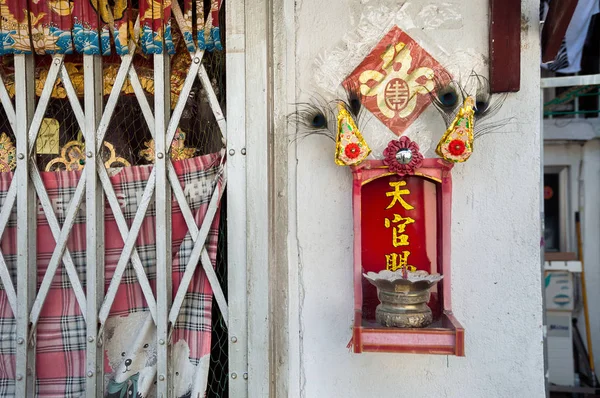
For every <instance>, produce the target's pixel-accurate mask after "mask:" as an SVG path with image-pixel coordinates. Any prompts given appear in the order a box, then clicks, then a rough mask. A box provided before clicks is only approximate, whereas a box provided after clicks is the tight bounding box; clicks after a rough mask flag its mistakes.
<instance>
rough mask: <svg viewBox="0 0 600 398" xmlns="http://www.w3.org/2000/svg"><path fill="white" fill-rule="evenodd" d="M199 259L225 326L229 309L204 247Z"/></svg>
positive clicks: (227, 321)
mask: <svg viewBox="0 0 600 398" xmlns="http://www.w3.org/2000/svg"><path fill="white" fill-rule="evenodd" d="M201 261H202V268H203V269H204V272H205V273H206V278H207V279H208V282H209V283H210V286H211V287H212V288H213V294H214V295H215V300H217V305H218V306H219V310H220V311H221V314H223V322H224V323H225V326H227V327H229V310H228V306H227V300H225V295H224V294H223V289H221V285H220V284H219V278H218V277H217V274H216V273H215V270H214V268H213V264H212V262H211V261H210V257H209V256H208V252H207V251H206V248H203V249H202V256H201Z"/></svg>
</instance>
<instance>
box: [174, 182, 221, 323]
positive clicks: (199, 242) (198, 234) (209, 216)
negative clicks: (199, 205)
mask: <svg viewBox="0 0 600 398" xmlns="http://www.w3.org/2000/svg"><path fill="white" fill-rule="evenodd" d="M220 194H221V190H220V189H219V185H218V183H217V185H216V186H215V189H214V191H213V194H212V197H211V199H210V203H209V205H208V209H207V210H206V215H205V216H204V220H203V221H202V227H201V228H200V229H199V230H198V227H197V226H196V224H195V223H193V222H192V224H193V225H194V226H193V227H192V226H190V223H189V222H188V223H187V224H188V227H189V229H190V231H189V232H190V236H191V237H192V241H193V242H194V247H193V248H192V252H191V253H190V258H189V260H188V263H187V264H186V266H185V271H184V273H183V277H182V278H181V282H180V283H179V288H178V290H177V293H176V295H175V298H174V299H173V306H172V307H171V311H170V313H169V322H170V323H171V324H172V325H174V324H175V321H176V320H177V316H178V315H179V311H180V310H181V306H182V305H183V300H184V298H185V293H186V292H187V290H188V287H189V285H190V283H191V281H192V277H193V276H194V272H195V271H196V267H197V265H198V262H199V260H200V256H201V253H203V252H205V251H206V249H205V247H204V245H205V242H206V238H207V236H208V232H209V231H210V226H211V225H212V222H213V220H214V218H215V215H216V213H217V209H218V208H219V197H220ZM186 221H187V220H186ZM209 260H210V259H209ZM209 263H210V261H209ZM205 273H206V276H207V278H208V280H209V282H210V284H211V287H212V289H213V291H214V292H218V293H215V297H216V296H217V294H220V296H222V297H223V300H222V302H218V304H219V307H220V308H221V313H222V314H223V316H224V317H225V314H226V313H227V303H226V301H225V300H224V297H225V296H224V295H223V290H222V289H221V285H220V284H219V281H218V278H217V274H216V273H215V270H214V268H213V267H212V265H211V266H210V267H208V269H206V268H205ZM213 283H215V284H214V285H213ZM225 318H226V317H225ZM225 323H227V321H225Z"/></svg>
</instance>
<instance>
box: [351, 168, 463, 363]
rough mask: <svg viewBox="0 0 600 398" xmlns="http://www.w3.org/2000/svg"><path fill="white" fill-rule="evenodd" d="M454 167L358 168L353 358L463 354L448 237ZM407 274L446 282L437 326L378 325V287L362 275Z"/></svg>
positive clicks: (435, 306)
mask: <svg viewBox="0 0 600 398" xmlns="http://www.w3.org/2000/svg"><path fill="white" fill-rule="evenodd" d="M452 166H453V163H450V162H446V161H443V160H441V159H423V164H422V165H421V166H420V167H419V168H417V169H415V170H414V175H406V176H402V177H401V176H400V175H398V174H396V173H392V172H390V169H389V168H388V167H387V166H386V165H385V164H384V163H383V162H382V161H381V160H366V161H365V162H363V163H361V165H360V166H358V167H353V168H352V174H353V181H354V182H353V187H352V196H353V202H352V213H353V218H354V267H353V273H354V325H353V327H352V339H351V340H350V343H349V344H348V347H352V350H353V351H354V352H355V353H362V352H390V353H392V352H403V353H419V354H441V355H457V356H464V355H465V346H464V336H465V330H464V328H463V327H462V326H461V324H460V322H458V320H457V319H456V318H455V317H454V314H453V313H452V298H451V291H452V289H451V279H452V278H451V275H452V273H451V271H450V266H451V263H450V231H451V224H450V223H451V213H452V176H451V173H450V171H451V169H452ZM403 267H407V268H410V269H417V270H423V271H427V272H429V273H432V274H433V273H439V274H442V275H443V276H444V279H442V280H441V281H440V282H438V283H437V284H436V285H435V286H434V287H432V288H431V290H430V291H431V300H430V301H429V303H428V305H429V307H430V308H431V311H432V315H433V323H432V324H430V325H428V326H427V327H424V328H397V327H387V326H384V325H381V324H379V323H378V322H377V321H376V319H375V309H376V307H377V305H379V299H378V298H377V290H376V288H375V287H374V286H373V285H372V284H370V283H369V282H368V281H367V280H366V279H365V277H364V276H363V273H366V272H379V271H381V270H386V269H388V270H391V271H394V270H396V271H398V270H400V272H401V270H402V268H403Z"/></svg>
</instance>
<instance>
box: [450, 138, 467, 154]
mask: <svg viewBox="0 0 600 398" xmlns="http://www.w3.org/2000/svg"><path fill="white" fill-rule="evenodd" d="M465 149H466V146H465V143H464V141H462V140H452V141H450V143H449V144H448V152H450V153H451V154H452V155H454V156H460V155H462V154H463V153H465Z"/></svg>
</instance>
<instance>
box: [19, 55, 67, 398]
mask: <svg viewBox="0 0 600 398" xmlns="http://www.w3.org/2000/svg"><path fill="white" fill-rule="evenodd" d="M14 63H15V97H16V101H15V105H16V106H15V111H16V121H15V126H16V129H15V138H16V141H17V143H16V147H17V148H16V150H17V171H16V173H15V176H14V179H15V180H16V182H17V199H18V203H19V205H18V206H17V280H18V281H19V283H18V284H17V306H18V308H17V313H16V314H15V318H16V320H17V329H16V331H17V347H16V352H15V357H16V358H15V359H16V380H15V387H16V388H15V396H17V397H28V396H33V395H34V394H35V346H34V345H33V346H31V345H30V344H28V341H29V340H28V336H29V310H30V308H31V305H32V304H33V299H34V297H35V288H36V276H37V275H36V247H37V246H36V221H37V220H36V206H35V204H36V197H35V190H34V188H33V186H32V183H31V181H30V180H29V162H28V160H29V156H27V155H28V154H29V147H30V143H29V142H28V136H29V134H28V133H29V129H30V128H31V123H32V118H33V115H34V100H35V76H34V72H35V65H34V56H33V55H31V54H30V55H25V54H18V55H17V54H15V56H14ZM55 69H56V70H55V72H57V71H58V69H57V68H55ZM48 78H49V79H50V78H51V76H50V75H48ZM50 91H51V90H50ZM48 95H49V94H47V95H46V97H45V98H46V104H45V105H47V98H48ZM40 103H41V105H43V106H44V108H45V105H44V104H43V102H42V98H40ZM42 114H43V113H42ZM38 128H39V127H38ZM32 343H34V342H32Z"/></svg>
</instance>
